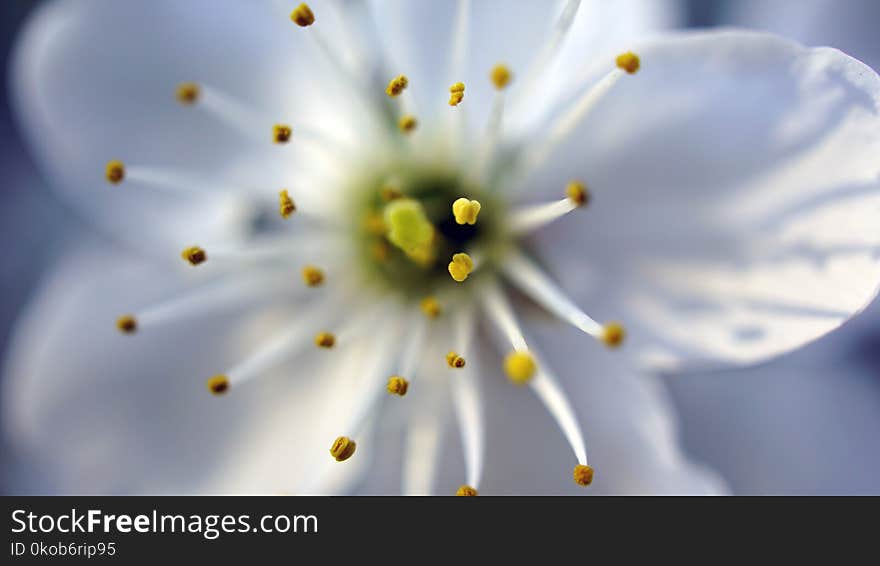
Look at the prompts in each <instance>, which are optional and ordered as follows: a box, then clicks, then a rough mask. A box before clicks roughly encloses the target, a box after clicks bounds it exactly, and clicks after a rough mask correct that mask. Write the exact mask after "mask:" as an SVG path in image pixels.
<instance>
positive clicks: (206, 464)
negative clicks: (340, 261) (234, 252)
mask: <svg viewBox="0 0 880 566" xmlns="http://www.w3.org/2000/svg"><path fill="white" fill-rule="evenodd" d="M66 256H67V257H66V259H65V260H64V261H63V263H62V264H61V265H59V266H58V267H57V268H56V269H55V270H53V271H52V272H51V274H50V275H49V277H48V278H47V280H46V281H45V283H44V284H43V285H42V286H41V288H40V289H39V290H38V292H37V294H36V296H35V299H34V301H33V304H32V305H31V306H30V307H29V308H28V310H27V311H26V312H25V314H24V316H23V318H22V319H21V322H20V323H19V326H18V327H17V329H16V333H15V336H14V341H13V342H12V346H11V349H10V354H9V358H8V364H7V366H6V368H5V373H6V375H5V379H4V382H3V385H4V391H3V395H2V399H3V403H4V407H3V411H2V415H3V418H4V429H5V431H6V433H7V434H8V438H9V440H10V446H11V449H10V451H9V453H8V456H7V457H8V460H7V462H8V464H9V468H10V472H11V474H10V475H11V478H12V480H13V483H11V486H10V487H11V489H12V490H13V491H14V492H38V493H156V492H160V493H184V492H185V493H190V492H197V493H204V492H221V493H228V492H260V493H273V492H280V491H285V492H293V491H297V490H298V489H301V487H300V486H301V485H302V482H303V480H304V479H306V478H309V477H310V476H311V474H312V473H313V470H314V469H315V468H314V467H313V466H312V463H313V462H315V461H317V462H318V463H319V464H320V463H321V462H324V461H327V460H331V458H330V456H329V454H328V453H327V450H328V449H329V446H330V443H331V442H332V441H333V438H335V436H334V435H333V431H330V430H327V429H326V428H324V427H323V420H322V419H323V415H325V414H326V413H327V410H326V408H327V407H328V406H329V403H330V397H332V396H335V401H334V402H336V403H342V404H341V405H340V406H341V407H345V406H346V404H345V403H346V401H347V400H348V397H346V396H345V395H344V394H343V395H341V394H340V392H338V391H334V390H332V389H329V388H327V387H326V383H327V382H326V381H324V379H315V377H316V376H318V375H319V371H318V370H317V369H315V364H318V363H320V362H321V360H320V359H318V358H319V356H317V355H315V356H312V357H310V358H302V357H299V358H297V359H296V360H294V362H293V363H291V364H288V365H287V366H285V367H282V368H280V369H279V371H278V372H274V374H269V375H266V376H264V377H261V378H260V379H257V380H254V381H253V382H251V383H248V384H245V385H242V386H241V387H240V388H238V389H235V390H234V391H230V392H229V393H228V394H226V395H225V396H223V397H219V398H218V397H213V396H212V395H210V394H209V393H208V391H207V390H206V387H205V381H206V379H207V377H209V376H211V375H214V374H216V373H220V372H222V371H224V370H225V369H227V368H229V367H230V366H231V364H233V363H235V362H238V361H240V360H241V359H242V358H243V357H244V356H246V355H247V354H249V353H251V352H252V351H253V349H254V348H256V347H257V346H258V345H259V344H261V343H263V342H265V340H266V339H267V338H269V337H271V335H272V331H273V330H275V329H278V328H279V327H280V325H281V324H283V323H285V322H286V323H288V324H289V321H290V317H291V311H290V310H288V309H280V310H279V308H278V307H277V305H275V306H273V308H271V309H270V310H271V312H267V310H266V309H254V310H249V311H248V313H247V314H248V315H249V316H239V314H240V313H236V312H234V311H233V312H229V311H228V310H227V311H226V312H224V313H222V314H221V313H215V314H213V315H210V316H203V317H200V318H189V319H185V320H181V321H179V322H176V323H173V324H169V325H168V326H167V327H166V328H153V329H149V330H148V329H143V330H142V331H140V332H138V333H136V334H135V335H133V336H123V335H120V334H119V333H118V332H117V331H116V329H115V325H114V321H115V318H116V316H118V315H119V314H121V313H125V312H129V311H130V310H131V309H132V308H133V307H136V306H138V305H141V304H145V303H147V302H150V301H154V300H158V299H160V298H163V297H165V296H168V295H173V294H174V293H175V292H179V291H180V290H181V289H184V288H185V286H184V285H185V280H184V279H185V278H181V277H180V276H178V275H175V274H173V273H168V272H167V271H163V270H161V269H160V268H158V267H156V266H155V265H153V264H145V263H142V262H138V261H135V260H132V259H130V258H128V257H127V256H126V254H125V253H124V252H123V251H121V250H119V249H113V248H107V247H101V248H99V247H97V246H96V245H95V244H90V245H87V246H83V247H82V249H78V250H76V251H73V250H71V251H69V252H68V253H67V254H66ZM285 317H286V318H285ZM321 353H323V352H321ZM326 359H327V358H326V357H325V358H324V360H326ZM321 367H322V368H323V369H322V371H324V372H325V373H321V374H320V375H321V377H322V378H323V377H326V373H332V371H333V369H332V367H330V368H325V367H324V365H323V364H322V366H321ZM279 373H280V374H281V375H280V376H279V375H278V374H279ZM273 375H275V377H273ZM279 377H280V379H279ZM333 463H334V464H335V462H333ZM354 465H355V466H357V462H354ZM254 469H258V470H261V471H260V473H254ZM354 469H356V468H349V470H350V471H353V470H354ZM356 478H357V474H351V476H350V477H346V478H343V479H345V480H346V481H345V482H342V483H338V482H337V483H335V484H324V485H316V486H314V489H316V490H318V491H325V490H329V489H333V488H342V487H344V485H345V484H348V483H349V482H350V481H351V480H354V479H356ZM331 479H332V478H331Z"/></svg>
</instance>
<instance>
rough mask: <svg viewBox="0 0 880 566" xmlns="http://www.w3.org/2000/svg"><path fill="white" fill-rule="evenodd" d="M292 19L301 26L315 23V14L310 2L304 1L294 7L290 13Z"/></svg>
mask: <svg viewBox="0 0 880 566" xmlns="http://www.w3.org/2000/svg"><path fill="white" fill-rule="evenodd" d="M290 19H291V20H293V23H295V24H296V25H298V26H299V27H301V28H305V27H309V26H310V25H312V24H313V23H315V14H314V12H312V9H311V8H309V5H308V4H306V3H302V4H300V5H299V6H297V7H296V8H294V9H293V12H291V13H290Z"/></svg>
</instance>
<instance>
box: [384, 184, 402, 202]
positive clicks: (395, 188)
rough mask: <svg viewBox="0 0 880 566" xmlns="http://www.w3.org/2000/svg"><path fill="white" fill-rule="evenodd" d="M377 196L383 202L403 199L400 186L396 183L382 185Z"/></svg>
mask: <svg viewBox="0 0 880 566" xmlns="http://www.w3.org/2000/svg"><path fill="white" fill-rule="evenodd" d="M379 196H380V197H382V200H384V201H385V202H391V201H393V200H397V199H399V198H403V193H402V192H400V186H399V185H398V184H397V183H394V182H388V183H385V184H384V185H382V189H381V190H380V191H379Z"/></svg>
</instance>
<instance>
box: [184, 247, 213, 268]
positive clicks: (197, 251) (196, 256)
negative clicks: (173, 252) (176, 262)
mask: <svg viewBox="0 0 880 566" xmlns="http://www.w3.org/2000/svg"><path fill="white" fill-rule="evenodd" d="M180 257H182V258H183V259H184V261H187V262H188V263H189V264H190V265H199V264H202V263H205V261H207V259H208V254H207V253H206V252H205V250H203V249H202V248H200V247H199V246H190V247H188V248H186V249H185V250H183V251H182V252H180Z"/></svg>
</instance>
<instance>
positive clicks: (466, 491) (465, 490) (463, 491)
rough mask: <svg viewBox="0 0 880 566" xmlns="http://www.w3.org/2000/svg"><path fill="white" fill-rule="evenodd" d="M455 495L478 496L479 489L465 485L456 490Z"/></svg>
mask: <svg viewBox="0 0 880 566" xmlns="http://www.w3.org/2000/svg"><path fill="white" fill-rule="evenodd" d="M455 495H457V496H459V497H476V496H477V495H478V493H477V490H476V489H474V488H472V487H471V486H469V485H463V486H461V487H459V488H458V490H456V492H455Z"/></svg>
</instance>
